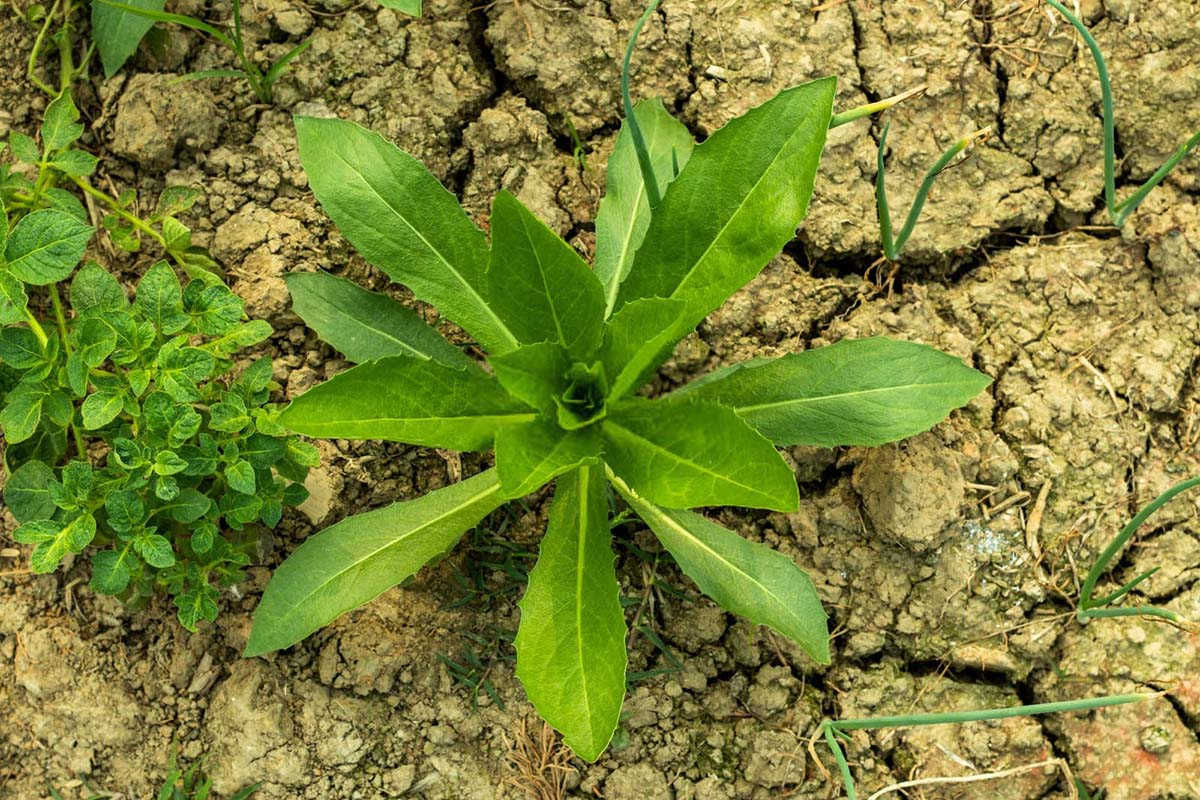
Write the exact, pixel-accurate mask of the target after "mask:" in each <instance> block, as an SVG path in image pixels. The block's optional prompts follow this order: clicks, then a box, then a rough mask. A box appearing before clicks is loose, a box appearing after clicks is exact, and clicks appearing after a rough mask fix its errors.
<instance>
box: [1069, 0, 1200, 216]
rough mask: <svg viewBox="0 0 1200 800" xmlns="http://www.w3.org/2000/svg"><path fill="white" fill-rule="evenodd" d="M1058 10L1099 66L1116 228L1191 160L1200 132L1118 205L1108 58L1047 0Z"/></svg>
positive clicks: (1108, 194) (1107, 187)
mask: <svg viewBox="0 0 1200 800" xmlns="http://www.w3.org/2000/svg"><path fill="white" fill-rule="evenodd" d="M1046 2H1047V3H1049V4H1050V5H1051V6H1053V7H1054V9H1055V10H1056V11H1058V13H1060V14H1062V15H1063V16H1064V17H1066V18H1067V21H1068V22H1069V23H1071V26H1072V27H1073V28H1075V30H1077V31H1079V35H1080V36H1081V37H1083V41H1084V43H1085V44H1086V45H1087V48H1088V50H1089V51H1090V52H1091V54H1092V60H1093V61H1094V62H1095V63H1096V75H1097V77H1098V78H1099V79H1100V96H1101V113H1102V114H1103V117H1104V205H1105V208H1107V209H1108V216H1109V219H1111V220H1112V223H1113V225H1114V226H1116V227H1118V228H1119V227H1121V226H1122V225H1124V224H1125V220H1126V219H1128V217H1129V215H1130V214H1132V213H1133V212H1134V211H1135V210H1136V209H1137V207H1138V206H1139V205H1141V203H1142V201H1143V200H1145V199H1146V195H1148V194H1150V192H1151V190H1153V189H1154V187H1155V186H1158V184H1160V183H1162V181H1163V179H1164V178H1166V177H1167V175H1169V174H1170V173H1171V170H1173V169H1175V167H1177V166H1178V165H1179V162H1181V161H1183V159H1184V158H1186V157H1187V155H1188V153H1190V152H1191V151H1192V150H1194V149H1195V148H1196V146H1197V145H1200V131H1197V132H1196V133H1194V134H1192V136H1191V138H1189V139H1188V140H1187V141H1186V142H1184V143H1183V144H1182V145H1180V146H1179V149H1178V150H1176V151H1175V152H1174V153H1173V154H1172V155H1171V156H1170V157H1169V158H1168V159H1167V160H1166V161H1164V162H1163V164H1162V166H1160V167H1159V168H1158V169H1157V170H1155V172H1154V174H1153V175H1151V176H1150V177H1149V178H1148V179H1147V180H1146V182H1145V183H1143V184H1142V185H1141V186H1139V187H1138V188H1137V189H1136V190H1135V191H1134V192H1133V194H1131V195H1129V196H1128V197H1126V198H1125V199H1124V200H1122V201H1121V202H1119V203H1118V202H1117V179H1116V149H1117V145H1116V142H1117V137H1116V125H1115V121H1114V115H1113V97H1112V82H1111V81H1110V80H1109V77H1108V66H1107V65H1106V64H1105V62H1104V55H1103V54H1102V53H1101V52H1100V45H1099V43H1097V42H1096V39H1095V37H1093V36H1092V34H1091V32H1090V31H1089V30H1088V29H1087V26H1086V25H1084V24H1083V22H1082V21H1081V20H1080V19H1079V17H1077V16H1075V15H1074V14H1072V13H1071V12H1070V11H1068V10H1067V7H1066V6H1064V5H1063V4H1062V3H1060V2H1059V1H1058V0H1046Z"/></svg>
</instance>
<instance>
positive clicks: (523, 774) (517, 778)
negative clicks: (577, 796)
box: [505, 717, 576, 800]
mask: <svg viewBox="0 0 1200 800" xmlns="http://www.w3.org/2000/svg"><path fill="white" fill-rule="evenodd" d="M513 735H514V740H513V741H512V742H510V743H509V750H508V755H507V757H506V758H507V760H508V766H509V768H510V769H511V770H512V772H513V774H512V775H509V776H508V777H507V778H506V779H505V783H507V784H508V785H509V786H512V787H513V788H514V789H517V790H518V791H520V792H523V793H524V794H525V796H526V797H527V798H529V800H562V798H564V797H566V794H567V776H568V775H569V774H570V773H572V772H575V771H576V770H575V768H574V767H573V766H571V751H570V750H568V749H567V748H566V747H565V746H563V744H562V742H560V741H559V739H558V736H557V735H556V734H555V733H554V729H553V728H551V727H550V726H549V725H547V724H546V723H545V722H543V723H542V725H541V729H540V730H539V731H538V732H537V734H536V735H535V734H533V733H531V732H530V731H529V725H528V723H527V721H526V719H525V718H524V717H522V718H521V721H520V722H519V723H518V724H517V729H516V731H514V734H513Z"/></svg>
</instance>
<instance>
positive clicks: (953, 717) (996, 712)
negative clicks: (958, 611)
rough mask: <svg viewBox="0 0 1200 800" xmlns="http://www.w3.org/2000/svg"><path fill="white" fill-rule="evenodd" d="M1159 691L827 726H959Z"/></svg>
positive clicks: (1074, 708)
mask: <svg viewBox="0 0 1200 800" xmlns="http://www.w3.org/2000/svg"><path fill="white" fill-rule="evenodd" d="M1157 696H1158V695H1156V694H1117V695H1108V696H1105V697H1087V698H1083V699H1081V700H1064V701H1062V702H1058V703H1035V704H1033V705H1027V706H1009V707H1008V708H981V709H977V710H974V711H948V712H945V713H935V714H899V715H896V716H891V717H865V718H861V719H839V720H830V721H829V722H827V723H826V724H827V725H830V726H832V727H833V728H835V729H836V730H839V731H874V730H879V729H881V728H913V727H924V726H926V725H958V724H962V723H964V722H981V721H983V720H989V719H1009V718H1010V717H1026V716H1033V715H1037V714H1061V713H1065V712H1070V711H1090V710H1092V709H1096V708H1105V707H1107V706H1119V705H1124V704H1126V703H1138V702H1141V701H1142V700H1146V699H1148V698H1150V697H1157Z"/></svg>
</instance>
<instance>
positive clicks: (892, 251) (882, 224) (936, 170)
mask: <svg viewBox="0 0 1200 800" xmlns="http://www.w3.org/2000/svg"><path fill="white" fill-rule="evenodd" d="M889 127H890V125H884V126H883V132H882V133H881V134H880V136H879V148H878V150H877V153H876V159H875V164H876V173H875V207H876V211H877V212H878V214H879V238H880V242H881V243H882V245H883V253H884V255H885V256H887V258H888V260H889V261H895V260H896V259H898V258H899V257H900V251H901V250H903V249H904V245H905V244H906V243H907V242H908V237H909V236H911V235H912V232H913V229H914V228H915V227H916V226H917V220H918V219H919V218H920V216H921V210H922V209H923V208H924V207H925V200H926V198H927V197H928V196H929V191H930V190H931V189H932V188H933V182H934V180H936V179H937V176H938V175H939V174H940V173H941V171H942V170H944V169H945V168H946V167H947V166H948V165H949V164H950V162H951V161H952V160H953V159H954V157H955V156H957V155H958V154H959V153H961V152H962V151H963V150H966V149H967V148H968V147H972V146H974V145H976V144H978V143H980V142H982V141H983V140H984V139H986V138H987V136H988V134H989V133H990V132H991V128H980V129H979V130H977V131H975V132H974V133H970V134H968V135H966V136H964V137H962V138H961V139H958V140H957V141H955V142H954V143H953V144H952V145H950V147H949V148H948V149H947V150H946V152H944V153H942V156H941V158H939V159H938V160H937V161H935V162H934V164H933V166H932V167H930V168H929V171H928V172H926V173H925V179H924V180H922V181H921V186H920V188H918V189H917V195H916V197H914V198H913V204H912V208H910V209H909V211H908V217H907V219H905V221H904V227H903V228H901V229H900V234H899V235H898V236H896V238H895V239H893V238H892V216H891V211H890V210H889V208H888V199H887V187H886V186H885V185H884V175H885V173H884V164H883V152H884V149H885V148H886V146H887V135H888V128H889Z"/></svg>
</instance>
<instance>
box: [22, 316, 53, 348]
mask: <svg viewBox="0 0 1200 800" xmlns="http://www.w3.org/2000/svg"><path fill="white" fill-rule="evenodd" d="M25 321H26V322H28V323H29V329H30V330H31V331H33V335H34V336H36V337H37V340H38V344H40V345H41V346H42V349H43V350H45V349H46V346H47V345H49V344H50V337H49V336H47V335H46V330H45V329H44V328H43V327H42V325H41V323H40V322H38V320H37V317H35V316H34V315H33V312H32V311H30V310H29V309H28V308H26V309H25Z"/></svg>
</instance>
